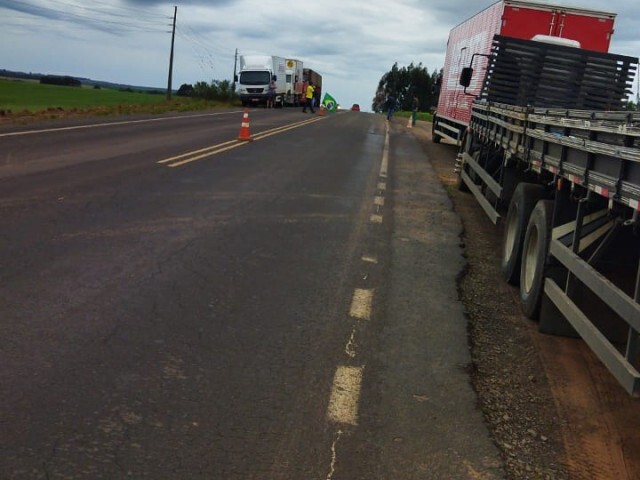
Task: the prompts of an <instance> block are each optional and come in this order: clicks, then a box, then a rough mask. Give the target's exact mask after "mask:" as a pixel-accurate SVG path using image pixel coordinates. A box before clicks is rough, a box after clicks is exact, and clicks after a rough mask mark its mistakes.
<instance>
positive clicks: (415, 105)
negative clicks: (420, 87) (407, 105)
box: [411, 95, 420, 127]
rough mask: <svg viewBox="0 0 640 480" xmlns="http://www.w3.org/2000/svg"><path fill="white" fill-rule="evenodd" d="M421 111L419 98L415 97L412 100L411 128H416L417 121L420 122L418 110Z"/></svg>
mask: <svg viewBox="0 0 640 480" xmlns="http://www.w3.org/2000/svg"><path fill="white" fill-rule="evenodd" d="M419 109H420V100H418V96H417V95H414V96H413V100H411V126H412V127H415V126H416V121H417V120H418V110H419Z"/></svg>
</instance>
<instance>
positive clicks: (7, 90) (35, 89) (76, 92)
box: [0, 78, 216, 115]
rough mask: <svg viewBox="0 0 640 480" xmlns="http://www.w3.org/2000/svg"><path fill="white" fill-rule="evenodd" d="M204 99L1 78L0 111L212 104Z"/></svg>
mask: <svg viewBox="0 0 640 480" xmlns="http://www.w3.org/2000/svg"><path fill="white" fill-rule="evenodd" d="M215 106H216V104H215V103H213V102H205V101H202V100H195V99H190V98H184V97H177V96H175V95H174V96H173V97H172V100H171V101H170V102H167V100H166V98H165V95H164V94H151V93H144V92H130V91H121V90H113V89H108V88H100V89H97V88H93V87H88V86H87V87H63V86H57V85H43V84H40V83H38V82H36V81H32V80H15V79H3V78H0V114H1V115H10V114H11V115H20V114H34V113H41V112H49V113H53V112H74V111H79V112H90V113H94V114H98V115H101V114H102V115H108V114H113V113H135V112H152V113H162V112H165V111H187V110H202V109H206V108H212V107H215Z"/></svg>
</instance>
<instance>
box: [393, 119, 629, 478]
mask: <svg viewBox="0 0 640 480" xmlns="http://www.w3.org/2000/svg"><path fill="white" fill-rule="evenodd" d="M394 122H402V123H403V124H404V119H401V118H396V119H394ZM411 132H412V133H413V134H414V135H415V137H416V138H417V139H418V140H419V141H420V144H421V145H422V148H423V151H424V153H425V156H426V159H427V161H429V162H431V164H432V165H433V167H434V169H435V170H436V173H437V175H438V178H439V180H440V182H441V183H442V184H443V186H444V187H445V188H446V190H447V192H448V194H449V196H450V198H451V200H452V202H453V205H454V209H455V211H456V213H457V214H458V215H459V216H460V218H461V221H462V223H463V226H464V233H463V235H462V242H463V243H464V246H465V255H466V257H467V261H468V264H467V268H466V271H465V273H464V274H463V275H461V277H460V279H459V282H458V288H459V294H460V296H461V298H462V300H463V302H464V304H465V308H466V311H467V315H468V316H469V325H470V327H469V342H470V347H471V356H472V364H473V372H472V378H473V384H474V388H475V389H476V392H477V394H478V398H479V402H480V406H481V408H482V411H483V413H484V416H485V421H486V422H487V424H488V425H489V429H490V431H491V434H492V436H493V439H494V442H495V443H496V445H497V446H498V448H499V449H500V451H501V452H502V456H503V458H504V461H505V465H506V470H507V478H509V479H515V480H520V479H561V480H563V479H619V480H625V479H628V480H632V479H640V400H639V399H632V398H630V397H629V396H628V395H627V394H626V392H624V391H623V389H622V388H621V387H619V386H618V384H617V383H616V381H615V379H613V377H612V376H611V375H610V374H609V372H608V371H607V370H606V369H605V368H604V366H602V364H601V363H600V362H599V361H598V360H597V358H595V356H594V355H593V354H592V353H591V351H590V350H589V349H588V348H587V347H586V346H585V345H584V343H583V342H582V341H581V340H579V339H568V338H560V337H551V336H548V335H544V334H541V333H539V332H538V330H537V325H536V324H535V323H534V322H531V321H530V320H528V319H527V318H526V317H524V316H523V315H522V314H521V313H520V308H519V304H518V302H519V300H518V291H517V289H516V288H515V287H512V286H510V285H508V284H507V283H506V282H503V281H502V279H501V275H500V254H499V248H500V239H501V236H502V229H501V228H500V226H498V227H496V226H494V225H493V224H492V223H491V222H490V221H489V220H488V218H487V217H486V215H485V214H484V212H483V211H482V209H481V208H480V206H479V205H478V204H477V202H476V201H475V199H474V198H473V196H472V195H471V194H468V193H462V192H459V191H458V190H457V189H456V186H455V182H456V175H455V173H454V171H453V167H454V160H455V156H456V153H457V148H456V147H455V146H453V145H447V144H446V143H442V144H434V143H433V142H432V141H431V133H430V132H431V124H430V123H427V122H418V124H417V125H416V127H415V128H413V129H412V130H411Z"/></svg>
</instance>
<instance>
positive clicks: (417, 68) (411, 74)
mask: <svg viewBox="0 0 640 480" xmlns="http://www.w3.org/2000/svg"><path fill="white" fill-rule="evenodd" d="M441 76H442V69H441V70H440V71H435V70H434V71H433V72H431V73H429V71H428V70H427V67H425V66H423V65H422V63H419V64H418V65H414V64H413V62H411V64H410V65H409V66H408V67H398V62H396V63H394V64H393V66H392V67H391V70H390V71H388V72H387V73H385V74H384V75H382V78H380V81H379V82H378V87H377V89H376V94H375V97H374V98H373V102H372V104H371V109H372V110H373V111H374V112H382V111H384V110H386V107H385V103H386V100H387V97H388V96H389V95H392V96H393V97H394V98H395V99H396V108H397V109H400V110H411V102H412V100H413V96H414V95H415V96H417V97H418V100H419V102H420V108H419V110H420V111H421V112H430V111H432V110H433V109H434V108H435V107H436V105H437V104H438V95H439V90H438V86H439V79H440V77H441Z"/></svg>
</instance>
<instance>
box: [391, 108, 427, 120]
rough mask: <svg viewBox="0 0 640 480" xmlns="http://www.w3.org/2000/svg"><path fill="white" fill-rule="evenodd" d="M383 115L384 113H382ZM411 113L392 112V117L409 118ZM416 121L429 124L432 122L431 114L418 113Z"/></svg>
mask: <svg viewBox="0 0 640 480" xmlns="http://www.w3.org/2000/svg"><path fill="white" fill-rule="evenodd" d="M383 113H385V112H383ZM411 114H412V112H405V111H402V110H401V111H399V112H394V114H393V116H394V117H400V118H409V117H410V116H411ZM418 120H423V121H425V122H431V121H433V115H432V114H431V113H428V112H418Z"/></svg>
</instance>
